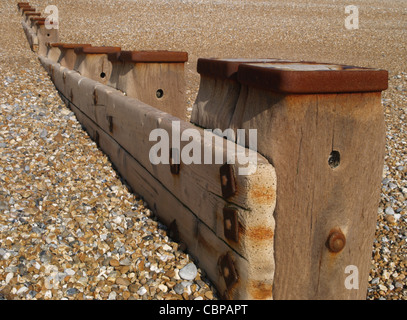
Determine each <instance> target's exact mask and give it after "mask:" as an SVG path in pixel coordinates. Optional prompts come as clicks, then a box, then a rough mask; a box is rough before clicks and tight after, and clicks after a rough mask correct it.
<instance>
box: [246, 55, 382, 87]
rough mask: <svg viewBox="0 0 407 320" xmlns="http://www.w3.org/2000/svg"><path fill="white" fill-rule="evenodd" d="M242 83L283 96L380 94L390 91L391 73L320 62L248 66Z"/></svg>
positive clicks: (250, 64)
mask: <svg viewBox="0 0 407 320" xmlns="http://www.w3.org/2000/svg"><path fill="white" fill-rule="evenodd" d="M238 81H239V82H240V83H242V84H245V85H248V86H252V87H257V88H260V89H264V90H269V91H274V92H281V93H299V94H301V93H350V92H378V91H383V90H386V89H387V86H388V72H387V71H386V70H381V69H370V68H362V67H355V66H346V65H338V64H329V63H316V62H284V63H283V62H275V63H263V64H254V63H245V64H241V65H240V66H239V68H238Z"/></svg>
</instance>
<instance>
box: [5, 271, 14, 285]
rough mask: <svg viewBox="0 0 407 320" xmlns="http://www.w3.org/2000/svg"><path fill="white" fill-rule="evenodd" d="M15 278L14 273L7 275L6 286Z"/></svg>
mask: <svg viewBox="0 0 407 320" xmlns="http://www.w3.org/2000/svg"><path fill="white" fill-rule="evenodd" d="M13 276H14V274H13V273H12V272H9V273H7V276H6V284H8V283H9V282H10V281H11V279H13Z"/></svg>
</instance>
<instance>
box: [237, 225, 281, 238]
mask: <svg viewBox="0 0 407 320" xmlns="http://www.w3.org/2000/svg"><path fill="white" fill-rule="evenodd" d="M243 234H244V235H245V236H246V237H247V238H250V239H251V240H254V241H266V240H272V239H273V237H274V231H273V230H272V229H270V228H267V227H254V228H250V229H246V230H244V231H243Z"/></svg>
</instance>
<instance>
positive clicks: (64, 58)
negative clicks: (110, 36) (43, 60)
mask: <svg viewBox="0 0 407 320" xmlns="http://www.w3.org/2000/svg"><path fill="white" fill-rule="evenodd" d="M91 46H92V45H91V44H89V43H86V44H82V43H81V44H79V43H62V44H60V45H59V46H58V47H59V50H61V54H60V56H59V59H58V60H57V61H56V62H59V63H60V64H61V66H64V67H66V68H68V69H71V70H73V69H74V68H75V64H76V59H77V54H76V53H75V48H84V47H91Z"/></svg>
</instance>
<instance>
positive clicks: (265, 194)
mask: <svg viewBox="0 0 407 320" xmlns="http://www.w3.org/2000/svg"><path fill="white" fill-rule="evenodd" d="M249 197H250V198H252V199H253V200H255V201H256V203H258V204H260V205H267V204H269V205H271V204H273V202H274V201H275V199H276V190H275V189H274V188H271V187H269V188H265V187H263V186H256V185H254V186H252V187H251V189H250V191H249Z"/></svg>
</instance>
